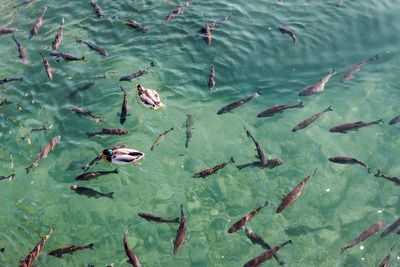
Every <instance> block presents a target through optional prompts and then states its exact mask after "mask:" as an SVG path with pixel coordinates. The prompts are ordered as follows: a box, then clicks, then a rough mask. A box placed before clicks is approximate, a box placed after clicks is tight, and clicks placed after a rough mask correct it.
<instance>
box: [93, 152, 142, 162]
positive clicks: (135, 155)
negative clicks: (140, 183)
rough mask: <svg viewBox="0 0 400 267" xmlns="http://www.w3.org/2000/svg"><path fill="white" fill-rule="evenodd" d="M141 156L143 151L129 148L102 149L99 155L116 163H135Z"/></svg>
mask: <svg viewBox="0 0 400 267" xmlns="http://www.w3.org/2000/svg"><path fill="white" fill-rule="evenodd" d="M143 157H144V153H143V152H140V151H138V150H135V149H131V148H117V149H104V150H103V152H102V153H101V154H100V155H99V158H103V159H106V160H107V161H109V162H111V163H114V164H118V165H125V164H130V163H135V162H136V161H138V160H140V159H141V158H143Z"/></svg>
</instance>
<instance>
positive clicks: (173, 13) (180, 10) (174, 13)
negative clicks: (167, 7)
mask: <svg viewBox="0 0 400 267" xmlns="http://www.w3.org/2000/svg"><path fill="white" fill-rule="evenodd" d="M191 4H192V1H189V2H186V3H184V4H183V5H181V6H178V7H177V8H175V9H174V10H172V11H171V13H169V14H168V16H167V17H166V18H165V21H166V22H170V21H171V20H172V19H174V18H176V17H177V16H178V15H180V14H182V13H183V11H185V9H186V8H188V7H189V6H190V5H191Z"/></svg>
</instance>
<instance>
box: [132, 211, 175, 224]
mask: <svg viewBox="0 0 400 267" xmlns="http://www.w3.org/2000/svg"><path fill="white" fill-rule="evenodd" d="M138 215H139V216H140V217H142V218H144V219H146V220H148V221H153V222H158V223H179V217H178V218H174V219H165V218H161V217H160V216H157V215H154V214H151V213H146V212H139V213H138Z"/></svg>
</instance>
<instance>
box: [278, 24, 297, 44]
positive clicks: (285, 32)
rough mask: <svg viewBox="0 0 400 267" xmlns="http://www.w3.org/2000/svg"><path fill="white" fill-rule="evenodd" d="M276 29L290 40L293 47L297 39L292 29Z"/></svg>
mask: <svg viewBox="0 0 400 267" xmlns="http://www.w3.org/2000/svg"><path fill="white" fill-rule="evenodd" d="M278 29H279V31H280V32H281V33H283V34H287V35H289V36H290V38H292V40H293V45H296V43H297V37H296V34H295V33H294V31H293V30H292V29H290V28H289V27H279V28H278Z"/></svg>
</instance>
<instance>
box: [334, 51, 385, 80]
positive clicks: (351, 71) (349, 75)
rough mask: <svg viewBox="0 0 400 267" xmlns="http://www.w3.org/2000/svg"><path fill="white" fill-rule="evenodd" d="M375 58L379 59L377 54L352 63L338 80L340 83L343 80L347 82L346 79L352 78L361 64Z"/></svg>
mask: <svg viewBox="0 0 400 267" xmlns="http://www.w3.org/2000/svg"><path fill="white" fill-rule="evenodd" d="M377 59H379V57H378V55H375V56H373V57H370V58H368V59H365V60H363V61H360V62H358V63H356V64H354V65H353V66H352V67H351V68H350V69H349V70H348V71H347V72H346V73H345V74H344V76H343V78H342V79H341V80H340V82H341V83H345V82H347V81H348V80H351V79H353V75H354V74H355V73H356V72H358V71H359V70H360V69H361V67H362V66H364V65H366V64H368V63H369V62H371V61H374V60H377Z"/></svg>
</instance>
